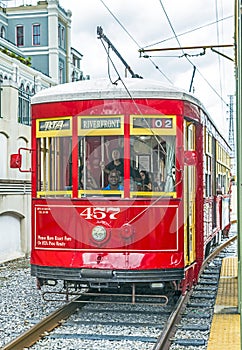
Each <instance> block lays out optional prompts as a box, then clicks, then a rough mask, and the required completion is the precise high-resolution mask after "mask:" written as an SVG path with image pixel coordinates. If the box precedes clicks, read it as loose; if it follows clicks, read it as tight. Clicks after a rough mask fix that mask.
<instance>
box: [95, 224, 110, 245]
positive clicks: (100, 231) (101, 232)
mask: <svg viewBox="0 0 242 350" xmlns="http://www.w3.org/2000/svg"><path fill="white" fill-rule="evenodd" d="M106 236H107V231H106V229H105V228H104V227H103V226H95V227H94V228H93V229H92V237H93V239H95V241H98V242H101V241H103V240H104V239H105V238H106Z"/></svg>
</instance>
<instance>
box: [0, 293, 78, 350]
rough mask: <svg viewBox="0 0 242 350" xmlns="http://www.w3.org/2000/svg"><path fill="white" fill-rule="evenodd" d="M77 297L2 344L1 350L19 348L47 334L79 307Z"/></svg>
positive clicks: (15, 349)
mask: <svg viewBox="0 0 242 350" xmlns="http://www.w3.org/2000/svg"><path fill="white" fill-rule="evenodd" d="M80 298H81V297H78V298H76V299H74V300H72V301H70V302H68V303H67V304H65V305H63V306H62V307H60V308H59V309H58V310H56V311H54V312H52V313H51V314H50V315H49V316H47V317H46V318H44V319H43V320H41V321H40V322H39V323H37V324H36V325H35V326H33V327H31V328H30V329H29V330H27V331H26V332H24V333H23V334H21V335H20V336H19V337H17V338H15V339H14V340H12V341H11V342H9V343H8V344H6V345H4V346H3V347H2V348H1V350H21V349H24V348H27V347H30V346H31V345H33V344H35V343H36V342H37V341H38V340H39V339H41V338H42V337H44V336H45V335H47V333H48V332H50V331H52V330H53V329H54V328H56V327H57V326H59V325H60V324H61V323H62V322H63V320H65V319H67V318H68V317H69V316H70V315H71V314H73V313H74V312H75V311H76V309H77V308H80V304H79V303H78V299H80Z"/></svg>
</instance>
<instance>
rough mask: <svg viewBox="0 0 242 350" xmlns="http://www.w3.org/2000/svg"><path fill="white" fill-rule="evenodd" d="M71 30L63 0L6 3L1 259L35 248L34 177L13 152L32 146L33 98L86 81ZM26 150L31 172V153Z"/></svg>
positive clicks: (1, 33) (0, 114) (1, 46)
mask: <svg viewBox="0 0 242 350" xmlns="http://www.w3.org/2000/svg"><path fill="white" fill-rule="evenodd" d="M70 32H71V12H70V11H67V12H66V11H65V10H64V9H63V8H61V7H60V5H59V1H58V0H48V1H38V3H37V5H34V6H31V5H26V6H23V5H22V6H19V7H6V5H4V2H3V1H0V164H1V166H0V237H1V240H0V263H1V262H2V261H5V260H9V259H12V258H17V257H20V256H24V255H26V254H28V253H29V252H30V247H31V242H30V232H31V230H30V227H31V192H30V191H31V183H30V179H31V175H30V172H19V171H18V170H17V169H11V168H10V154H13V153H18V149H19V148H26V149H31V134H30V132H31V130H30V129H31V128H30V125H31V114H30V99H31V96H33V95H34V94H35V93H36V92H38V91H39V90H41V89H44V88H47V87H49V86H52V85H56V84H58V83H64V82H69V81H74V80H81V79H85V77H84V76H83V72H82V71H81V67H80V61H81V59H82V55H81V54H80V53H79V52H78V51H77V50H75V49H74V48H72V47H71V35H70ZM86 78H88V76H87V77H86ZM22 154H23V163H22V169H25V170H29V169H30V166H31V165H30V154H31V153H30V152H29V151H26V152H23V153H22Z"/></svg>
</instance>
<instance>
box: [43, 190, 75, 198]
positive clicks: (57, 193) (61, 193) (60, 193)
mask: <svg viewBox="0 0 242 350" xmlns="http://www.w3.org/2000/svg"><path fill="white" fill-rule="evenodd" d="M66 195H68V196H72V191H38V192H37V198H41V197H48V196H66Z"/></svg>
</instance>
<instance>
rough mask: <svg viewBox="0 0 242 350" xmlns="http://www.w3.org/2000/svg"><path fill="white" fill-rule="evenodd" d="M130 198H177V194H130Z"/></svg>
mask: <svg viewBox="0 0 242 350" xmlns="http://www.w3.org/2000/svg"><path fill="white" fill-rule="evenodd" d="M130 197H131V198H132V197H163V198H164V197H169V198H177V194H176V192H147V191H146V192H141V191H139V192H130Z"/></svg>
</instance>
